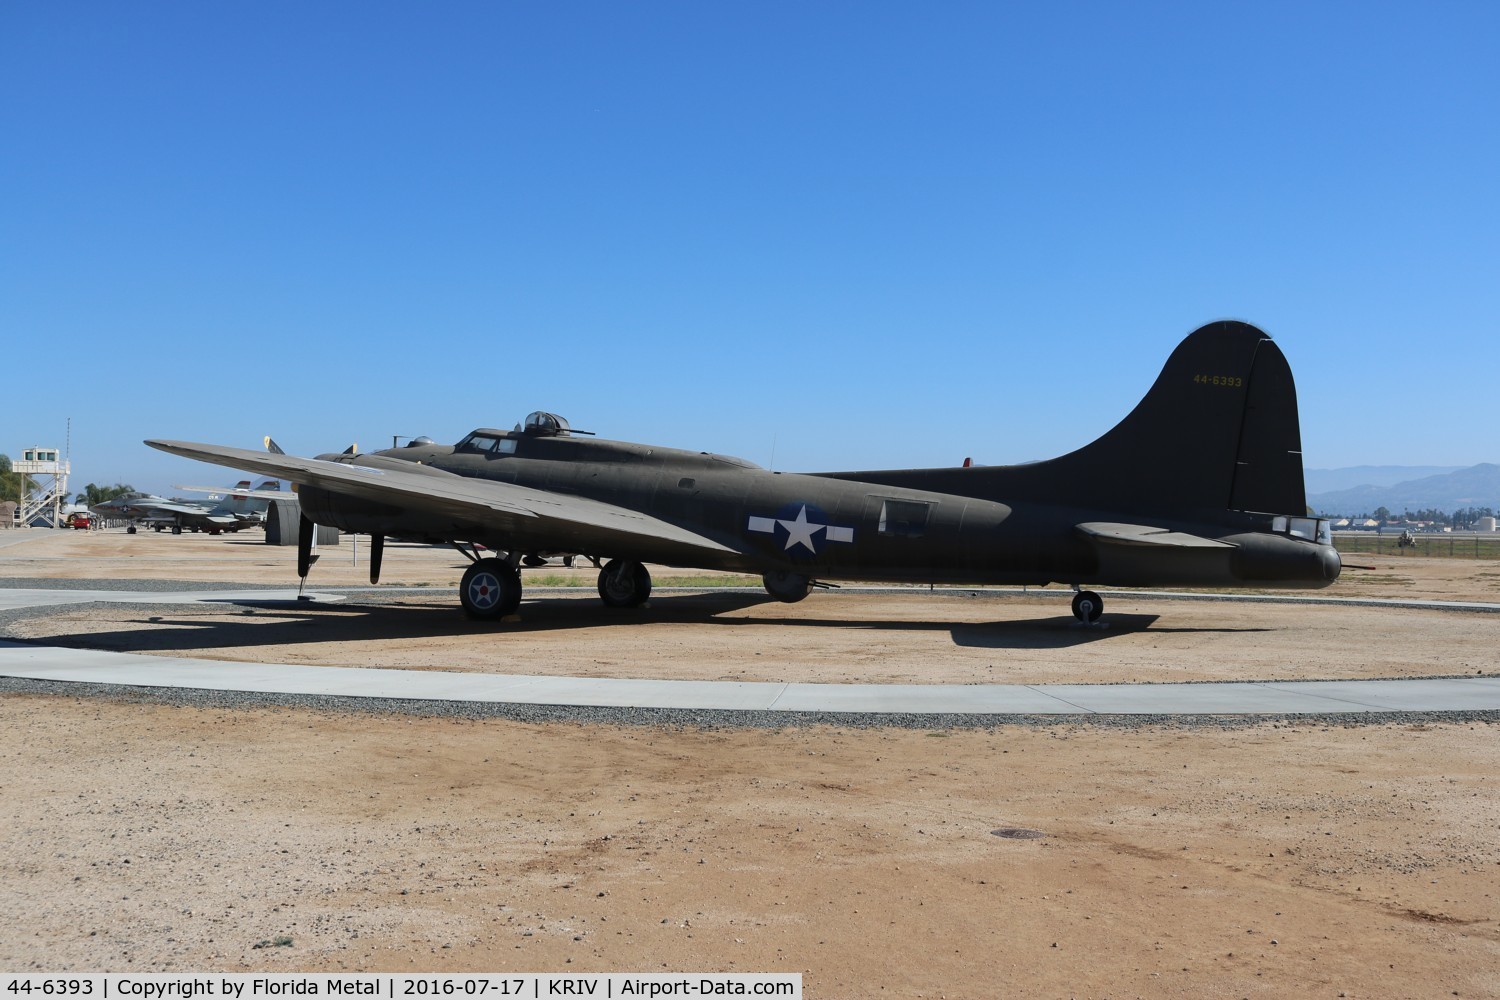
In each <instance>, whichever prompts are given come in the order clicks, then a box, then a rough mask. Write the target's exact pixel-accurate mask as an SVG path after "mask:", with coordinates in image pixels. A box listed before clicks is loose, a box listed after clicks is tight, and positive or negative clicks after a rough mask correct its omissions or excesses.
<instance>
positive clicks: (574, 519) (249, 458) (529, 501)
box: [146, 440, 735, 555]
mask: <svg viewBox="0 0 1500 1000" xmlns="http://www.w3.org/2000/svg"><path fill="white" fill-rule="evenodd" d="M146 444H148V445H149V446H151V447H152V448H156V449H157V450H159V451H165V452H168V453H169V454H173V455H180V456H182V457H183V458H191V459H195V460H197V461H199V462H209V463H211V464H213V465H222V466H226V467H228V468H231V469H239V470H243V471H246V472H258V473H261V474H263V475H267V476H276V477H277V478H280V479H287V480H290V481H292V482H294V483H297V484H299V485H302V486H314V487H318V488H320V489H325V490H329V491H330V492H334V493H342V494H347V495H349V496H354V497H359V498H361V499H364V500H370V501H373V502H375V503H382V504H389V505H392V506H396V507H400V508H403V509H408V510H413V511H420V512H424V513H434V514H440V515H446V516H450V517H454V518H459V519H465V520H469V521H473V522H476V523H481V524H484V525H485V526H486V527H489V528H492V529H494V530H496V531H498V532H500V533H504V534H507V535H514V536H516V537H517V538H518V539H520V540H526V541H536V540H545V539H546V538H547V537H548V536H559V535H560V536H566V537H576V536H577V535H578V534H579V533H580V532H582V533H584V534H587V535H588V536H589V537H590V538H591V539H592V540H594V541H595V542H596V543H602V544H603V545H604V546H607V545H609V544H611V543H615V544H620V545H624V546H628V547H629V548H632V549H635V548H639V547H640V546H641V545H642V544H643V543H644V544H648V545H649V544H650V543H667V544H670V545H673V546H679V547H685V548H688V549H693V550H697V551H698V552H700V553H705V554H707V553H712V554H714V555H724V554H726V553H734V552H735V550H734V549H731V548H729V547H727V546H725V545H721V544H720V543H718V542H716V541H714V540H713V539H711V538H707V537H705V536H703V535H699V534H697V533H696V532H692V531H688V530H687V529H685V528H680V527H678V526H677V525H675V524H671V523H670V522H667V521H663V520H661V519H660V518H655V517H651V516H650V515H648V514H642V513H640V512H638V511H633V510H629V509H628V508H625V507H617V506H614V505H612V504H606V503H600V502H599V501H597V500H588V499H585V498H583V497H574V496H566V495H564V494H560V493H551V492H548V491H546V490H536V489H530V488H528V487H524V486H516V485H514V484H511V483H501V482H496V481H495V480H492V479H471V478H468V477H466V476H456V475H454V474H452V473H449V472H443V471H442V470H439V469H434V468H431V467H430V466H425V465H413V464H412V463H411V462H403V461H400V460H396V459H389V458H381V457H380V456H373V455H371V456H361V457H360V458H359V459H357V460H356V461H352V462H347V463H346V462H331V461H328V460H326V459H319V458H301V457H299V456H296V455H286V454H268V453H265V452H257V451H249V450H246V449H244V448H226V447H223V446H221V445H212V444H198V443H195V442H192V441H160V440H148V441H147V442H146ZM456 540H462V539H456ZM543 547H548V546H545V544H544V545H543ZM606 551H607V549H606Z"/></svg>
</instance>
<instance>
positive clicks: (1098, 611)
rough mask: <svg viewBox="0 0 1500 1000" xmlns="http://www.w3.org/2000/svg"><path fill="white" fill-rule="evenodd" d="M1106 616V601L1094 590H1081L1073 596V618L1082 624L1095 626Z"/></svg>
mask: <svg viewBox="0 0 1500 1000" xmlns="http://www.w3.org/2000/svg"><path fill="white" fill-rule="evenodd" d="M1102 614H1104V599H1103V598H1102V597H1100V596H1099V595H1098V594H1096V593H1094V592H1093V591H1092V590H1080V591H1079V592H1078V593H1076V594H1074V595H1073V617H1075V618H1077V619H1078V621H1079V622H1080V623H1081V624H1084V625H1093V624H1095V623H1097V622H1098V621H1099V616H1100V615H1102Z"/></svg>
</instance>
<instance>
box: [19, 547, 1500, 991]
mask: <svg viewBox="0 0 1500 1000" xmlns="http://www.w3.org/2000/svg"><path fill="white" fill-rule="evenodd" d="M52 535H53V536H55V537H48V538H46V539H45V540H37V541H28V542H24V543H10V544H7V543H8V542H9V541H10V540H9V539H7V538H6V537H5V534H4V533H0V578H4V577H9V578H13V579H15V578H29V577H37V576H56V577H69V578H75V579H76V578H84V577H114V578H152V577H154V578H157V579H182V580H193V579H198V580H214V581H228V582H257V581H258V580H259V581H260V582H285V578H286V577H287V576H289V575H290V574H289V572H288V570H287V565H288V564H289V562H290V553H289V552H287V551H285V550H281V551H277V550H267V549H266V547H264V546H262V545H259V544H258V541H257V542H256V543H248V542H241V540H238V539H234V540H226V539H207V538H202V537H195V536H179V537H176V538H173V537H171V536H151V537H145V536H139V535H138V536H128V537H127V536H124V535H119V536H117V537H111V535H110V534H109V533H92V534H85V533H82V532H80V533H77V535H76V536H74V535H64V534H63V533H61V532H58V533H52ZM141 541H145V542H147V543H148V544H149V545H150V546H151V547H150V548H149V549H147V548H145V547H137V548H134V549H127V548H126V547H125V546H126V544H134V543H137V542H141ZM179 543H187V544H179ZM252 545H253V546H254V547H252ZM174 546H175V547H174ZM215 546H218V547H217V548H216V547H215ZM268 553H269V558H268V557H267V554H268ZM344 558H345V559H347V556H345V557H344ZM343 561H344V560H343V559H340V558H339V556H338V555H327V554H326V553H325V558H324V559H323V560H322V561H320V563H319V564H318V566H317V567H316V569H315V571H314V573H315V577H316V580H315V582H316V583H321V584H323V585H326V586H332V585H338V584H340V583H348V584H354V583H358V582H361V578H360V576H359V575H358V574H359V573H361V572H362V571H363V567H362V566H361V567H352V566H350V567H348V568H347V569H339V570H338V571H339V572H345V573H347V575H348V577H349V578H348V579H347V580H345V581H341V580H339V579H338V578H337V576H338V574H337V573H336V572H334V570H335V569H337V568H338V563H340V562H343ZM261 562H264V563H265V565H259V566H257V565H256V564H258V563H261ZM1378 562H1379V563H1380V564H1381V568H1380V569H1379V570H1377V571H1374V575H1378V576H1398V575H1399V576H1400V577H1401V578H1402V579H1403V580H1407V581H1409V582H1406V583H1399V584H1398V583H1391V582H1382V583H1377V584H1369V583H1359V582H1357V580H1355V581H1351V582H1350V583H1349V585H1348V587H1347V588H1346V585H1345V582H1344V581H1340V583H1339V584H1338V585H1337V586H1336V587H1335V588H1333V589H1332V590H1330V591H1325V592H1324V593H1328V594H1333V595H1338V594H1340V593H1345V594H1349V593H1355V592H1357V591H1358V589H1359V588H1361V587H1373V588H1375V589H1377V590H1378V591H1379V596H1392V597H1395V596H1426V597H1449V598H1450V599H1468V600H1496V599H1497V598H1496V596H1495V595H1496V593H1497V590H1496V588H1495V587H1494V580H1495V578H1494V577H1493V576H1487V575H1485V573H1486V571H1487V570H1488V567H1489V565H1491V564H1485V563H1478V564H1476V563H1464V562H1463V561H1459V560H1452V561H1450V560H1430V561H1428V560H1422V561H1418V560H1395V559H1383V560H1378ZM398 564H399V565H400V567H401V568H400V571H399V572H397V571H396V567H397V566H398ZM1387 564H1388V565H1387ZM1433 564H1436V565H1433ZM461 568H462V564H461V562H460V561H459V559H458V557H457V556H456V554H453V555H452V556H451V558H450V556H447V555H443V554H441V553H440V552H439V551H438V550H421V549H415V548H413V549H412V550H410V552H398V551H394V550H393V551H392V552H391V553H388V571H387V579H389V580H393V581H400V582H404V583H421V582H424V581H425V582H429V583H431V584H433V585H435V586H443V587H446V586H447V584H448V583H449V582H451V581H454V580H456V579H457V574H458V571H459V570H461ZM252 572H260V573H263V574H264V579H263V580H261V578H259V577H255V576H253V575H252ZM546 572H548V573H551V572H553V571H551V570H548V571H546ZM585 572H587V571H585ZM444 574H449V575H448V576H445V575H444ZM589 575H592V574H591V573H590V574H589ZM1352 575H1353V574H1350V576H1352ZM659 578H660V574H659ZM1346 579H1348V577H1346ZM4 585H5V584H4V581H3V579H0V586H4ZM735 597H736V595H712V596H707V597H685V598H683V599H682V601H681V602H680V603H679V604H677V605H673V604H671V603H669V600H671V598H660V599H657V600H654V601H653V602H652V603H653V607H652V608H650V609H648V610H646V611H643V612H640V617H639V618H636V619H630V618H626V619H625V620H623V621H622V620H620V619H619V618H618V617H616V618H613V619H605V618H603V617H602V612H600V611H598V610H597V609H594V608H593V605H594V604H596V603H597V602H591V601H585V600H582V599H580V598H577V597H569V596H550V595H549V596H545V597H541V598H539V599H537V600H535V601H529V602H528V603H527V604H526V605H523V607H522V613H521V615H520V619H521V620H520V621H519V622H510V623H504V624H502V625H500V626H498V627H496V626H490V627H488V629H487V630H486V631H485V632H484V633H483V634H477V633H476V630H474V629H473V628H472V627H471V626H470V624H469V623H466V622H463V620H462V619H461V618H460V617H459V616H457V615H456V613H455V612H453V610H452V606H451V603H450V602H451V594H448V593H440V594H434V595H433V596H432V598H431V599H428V598H427V597H426V595H420V594H419V595H416V596H415V597H412V596H410V595H401V596H399V597H394V598H393V599H392V602H391V603H390V604H389V606H377V607H372V608H369V609H353V610H351V609H329V610H328V611H326V612H323V611H318V612H316V614H314V613H312V612H309V613H307V621H303V620H302V619H299V618H298V617H297V616H289V617H276V616H271V615H266V616H264V617H266V619H267V620H265V621H261V620H260V619H261V618H262V617H263V616H262V614H261V613H260V612H259V611H257V613H256V614H255V615H243V614H238V615H234V614H231V615H226V614H223V613H222V612H217V613H215V614H213V615H212V616H211V618H212V619H215V620H208V619H205V620H202V621H199V622H198V623H197V624H196V626H195V625H194V624H193V623H192V622H190V621H188V620H187V619H186V618H182V619H179V616H177V615H171V616H165V617H164V618H163V621H161V622H151V621H149V617H151V616H143V615H140V614H136V615H135V616H134V619H141V620H140V621H133V620H132V616H131V615H130V613H129V609H128V608H126V609H123V612H122V613H120V614H111V615H109V616H107V618H106V619H104V620H102V621H99V622H88V621H83V620H79V618H78V616H76V615H73V614H71V613H68V612H66V611H65V612H64V613H63V614H61V615H59V616H58V617H57V618H56V619H55V620H54V621H52V622H50V623H47V622H44V623H42V624H40V625H37V626H36V628H37V629H38V632H37V634H39V635H40V634H43V633H46V634H51V635H55V636H59V637H63V639H64V641H69V642H78V643H80V644H84V643H86V642H87V643H94V642H98V643H99V644H100V645H108V644H110V643H116V644H118V645H117V648H132V646H131V644H134V646H133V648H147V649H151V650H152V651H166V652H172V651H184V652H186V651H189V650H192V649H198V650H204V649H207V650H212V651H215V652H214V655H225V656H228V655H234V656H239V657H245V658H257V659H265V660H277V661H289V660H294V659H295V658H296V657H306V658H307V659H308V660H309V661H311V660H312V659H313V658H314V657H320V658H321V659H320V660H319V662H347V663H362V664H364V663H370V662H373V661H376V660H377V658H380V657H384V659H378V662H381V663H388V664H390V665H397V661H398V660H400V659H401V658H403V657H405V658H407V659H410V660H412V661H413V662H412V663H410V664H406V665H410V666H433V665H437V664H438V661H456V662H461V665H462V666H463V668H465V669H489V670H515V669H517V664H518V663H520V662H524V663H525V666H526V668H527V670H528V671H529V672H537V671H541V670H544V669H568V670H574V669H577V670H579V671H580V672H591V668H590V666H589V665H588V664H589V663H590V661H609V662H600V663H595V664H594V666H593V668H592V672H598V673H616V672H618V673H619V674H620V675H635V676H679V675H681V674H679V671H686V670H688V669H689V668H691V667H696V669H705V670H709V671H717V673H712V672H710V673H703V674H699V676H726V677H736V678H739V677H741V676H754V675H756V672H757V671H758V672H759V675H760V676H773V675H774V676H779V677H784V678H787V679H792V678H794V677H795V678H799V679H820V680H838V679H842V678H844V677H849V678H853V679H860V680H868V679H871V678H878V677H885V676H891V677H902V678H909V679H928V680H936V679H942V678H945V677H965V678H967V679H970V680H973V681H976V682H985V683H988V682H1012V681H1013V682H1028V683H1029V682H1035V681H1038V680H1044V679H1046V680H1060V679H1074V680H1077V679H1084V678H1087V679H1093V680H1099V679H1104V678H1105V677H1114V678H1115V679H1120V680H1131V679H1143V680H1162V679H1188V678H1190V677H1214V676H1224V675H1226V674H1233V675H1235V676H1262V675H1276V671H1278V670H1279V671H1284V672H1285V673H1283V674H1280V676H1314V675H1316V676H1368V675H1374V674H1381V675H1392V674H1422V673H1464V672H1473V671H1476V670H1477V671H1483V672H1486V673H1489V672H1493V671H1494V670H1496V669H1500V656H1497V654H1496V652H1495V650H1496V649H1497V648H1500V646H1497V645H1496V643H1495V639H1496V638H1497V637H1496V636H1495V634H1494V632H1493V631H1492V630H1493V628H1494V627H1495V626H1494V625H1493V624H1491V623H1490V622H1489V618H1490V617H1491V616H1488V615H1475V614H1463V615H1460V614H1452V613H1435V612H1407V611H1399V612H1396V611H1391V612H1384V611H1379V610H1370V609H1362V608H1340V609H1324V608H1317V609H1310V608H1306V607H1301V606H1286V605H1276V606H1270V607H1267V606H1261V605H1249V606H1247V605H1243V604H1230V603H1214V604H1196V603H1191V604H1190V603H1182V602H1165V601H1159V602H1155V603H1151V602H1147V601H1146V600H1144V599H1143V600H1142V602H1141V604H1140V605H1138V606H1137V605H1135V604H1134V603H1133V602H1132V603H1131V606H1130V607H1129V608H1128V610H1127V609H1126V608H1125V607H1124V606H1123V605H1124V604H1125V603H1126V602H1125V599H1124V598H1120V599H1116V600H1114V601H1112V602H1111V609H1110V611H1109V612H1108V613H1109V614H1110V615H1115V614H1116V613H1118V614H1120V615H1121V616H1124V617H1126V618H1127V619H1130V620H1129V621H1126V622H1125V623H1123V624H1122V625H1121V626H1120V627H1119V628H1117V629H1111V630H1105V631H1104V632H1103V633H1102V634H1103V635H1104V636H1105V637H1104V638H1098V639H1092V638H1088V639H1086V638H1083V634H1082V633H1080V631H1079V630H1074V629H1069V628H1068V627H1067V626H1066V623H1065V618H1066V616H1067V611H1066V606H1065V604H1064V603H1062V602H1061V601H1060V600H1058V599H1050V598H1034V597H1026V598H1014V599H1012V598H1006V599H998V598H965V597H962V596H957V595H951V596H941V597H932V596H926V595H922V594H919V593H913V594H911V595H860V596H851V595H821V594H820V595H814V596H813V597H812V598H811V599H809V600H808V601H807V602H804V604H801V605H797V606H795V607H794V608H790V609H789V608H787V607H784V606H780V605H771V606H768V605H766V604H763V603H758V602H749V601H746V600H743V599H741V600H735ZM398 601H399V602H408V603H396V602H398ZM692 602H698V603H696V604H693V603H692ZM1116 608H1118V609H1119V611H1118V612H1116V610H1115V609H1116ZM794 612H795V614H794ZM299 614H300V612H299ZM324 615H326V616H328V617H326V618H324V617H322V616H324ZM803 616H805V617H803ZM1131 616H1136V617H1134V618H1131ZM158 617H161V616H158ZM392 619H394V621H392ZM720 619H722V621H721V620H720ZM252 621H253V622H254V624H250V622H252ZM570 621H571V622H575V623H576V622H579V621H581V622H582V623H583V624H581V625H579V624H573V625H569V624H567V623H568V622H570ZM308 622H310V623H308ZM135 625H145V626H149V627H146V628H136V627H134V626H135ZM195 628H196V631H197V632H198V633H200V634H201V633H208V634H209V637H210V641H208V642H205V640H204V639H203V638H196V637H193V636H192V635H188V634H186V633H189V632H191V631H193V630H194V629H195ZM300 632H316V633H317V634H316V637H315V638H310V639H304V638H302V637H301V635H300V634H299V633H300ZM372 632H373V635H372V634H371V633H372ZM132 635H134V636H135V638H130V637H131V636H132ZM151 636H155V637H156V638H148V637H151ZM261 636H265V638H260V637H261ZM966 639H967V640H968V641H965V640H966ZM809 646H811V647H813V649H812V650H811V651H809V649H808V648H807V647H809ZM481 647H487V648H488V649H489V650H490V652H489V654H488V655H489V659H488V660H486V659H485V658H484V656H482V655H480V654H479V653H478V652H476V651H475V650H477V649H479V648H481ZM518 647H519V648H518ZM756 652H759V653H761V654H762V655H761V656H760V657H759V658H757V657H755V656H754V654H755V653H756ZM756 659H759V660H761V661H763V662H760V663H756V662H753V661H755V660H756ZM981 663H983V664H985V669H984V670H983V671H981V669H980V664H981ZM442 665H444V666H447V667H450V668H451V667H453V666H455V662H443V664H442ZM991 666H992V667H993V669H992V670H991V669H990V667H991ZM1110 671H1113V673H1108V672H1110ZM1497 736H1500V730H1497V729H1496V727H1495V726H1493V725H1489V724H1486V723H1482V722H1455V721H1442V720H1440V719H1429V720H1426V721H1421V722H1415V723H1412V722H1404V723H1400V724H1394V723H1386V724H1377V725H1366V726H1351V727H1342V726H1329V725H1327V724H1325V723H1321V722H1318V721H1316V720H1311V721H1303V722H1297V723H1292V724H1287V723H1284V722H1282V723H1278V722H1269V721H1268V722H1262V723H1253V724H1239V723H1226V724H1224V725H1215V724H1207V725H1196V726H1191V727H1175V726H1133V727H1117V726H1113V725H1108V724H1090V725H1076V724H1072V723H1062V724H1057V725H1051V726H1040V727H1032V726H1023V725H1015V726H1004V727H998V728H995V729H992V730H953V731H935V732H927V731H920V730H901V729H889V728H883V729H853V728H837V727H826V726H817V727H788V728H783V729H771V730H766V729H717V730H709V729H692V728H663V727H645V726H642V727H616V726H602V725H583V724H576V723H558V724H549V725H535V724H523V723H517V722H510V721H504V720H483V721H470V720H459V719H444V718H417V717H407V716H394V715H379V714H336V713H329V712H323V711H312V710H307V709H279V710H272V709H229V708H214V709H200V708H183V707H169V706H162V705H154V704H148V703H136V702H133V701H129V700H124V699H121V700H106V699H97V698H87V699H85V698H75V697H66V696H39V695H19V694H12V695H6V696H3V697H0V803H3V805H0V816H3V822H0V850H3V860H0V866H3V867H0V871H3V877H0V884H3V886H4V890H3V891H0V927H4V928H5V932H4V933H3V934H0V964H3V965H4V966H5V967H7V968H10V969H15V970H26V969H45V970H61V969H73V970H110V971H116V970H118V971H131V970H134V971H150V970H189V969H192V970H224V971H250V970H308V971H337V970H341V969H368V970H412V969H420V970H425V969H432V970H440V971H462V970H483V971H504V970H526V971H544V970H567V971H573V970H578V971H623V970H639V971H666V970H683V971H705V970H726V971H763V970H770V971H801V972H802V973H804V977H805V985H806V995H808V996H809V997H865V996H879V995H883V996H903V997H905V996H912V997H915V996H922V997H940V996H947V997H955V998H956V997H974V998H983V997H1009V996H1037V997H1069V996H1078V997H1084V996H1090V997H1130V996H1141V997H1203V996H1213V997H1219V996H1223V997H1286V996H1297V997H1304V996H1306V997H1330V998H1332V997H1338V996H1341V995H1342V996H1348V997H1406V996H1410V997H1432V996H1453V995H1457V996H1465V997H1470V996H1491V997H1496V996H1500V902H1497V899H1500V788H1497V783H1500V740H1497ZM1010 830H1023V831H1037V832H1039V833H1041V834H1044V835H1045V836H1041V837H1035V838H1022V839H1013V838H1011V837H1002V836H996V835H995V831H1010ZM288 938H289V939H290V941H291V943H290V944H287V945H284V946H282V945H277V944H274V942H276V941H279V940H284V939H288Z"/></svg>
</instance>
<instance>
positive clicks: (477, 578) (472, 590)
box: [458, 559, 521, 621]
mask: <svg viewBox="0 0 1500 1000" xmlns="http://www.w3.org/2000/svg"><path fill="white" fill-rule="evenodd" d="M458 603H459V604H461V605H463V609H464V614H465V615H467V616H469V617H470V618H475V619H478V620H480V621H494V620H496V619H499V618H503V617H505V616H506V615H509V614H514V613H515V610H516V609H517V608H519V607H520V606H521V574H520V573H519V572H518V571H517V570H516V569H515V568H514V567H512V566H507V565H506V564H505V562H504V560H501V559H479V560H476V561H475V562H474V563H472V564H471V565H470V566H469V568H468V569H466V570H464V576H463V579H462V580H460V581H459V584H458Z"/></svg>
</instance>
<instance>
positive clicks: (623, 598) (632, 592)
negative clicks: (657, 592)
mask: <svg viewBox="0 0 1500 1000" xmlns="http://www.w3.org/2000/svg"><path fill="white" fill-rule="evenodd" d="M650 596H651V573H650V572H649V571H648V570H647V569H646V567H644V566H642V565H641V564H640V563H638V562H634V561H632V560H629V559H611V560H610V561H609V562H607V563H605V564H604V568H603V569H601V570H600V571H599V597H600V598H601V599H602V600H603V601H604V603H605V604H607V605H609V606H610V607H612V608H638V607H640V606H641V605H642V604H645V603H646V600H647V599H648V598H649V597H650Z"/></svg>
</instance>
